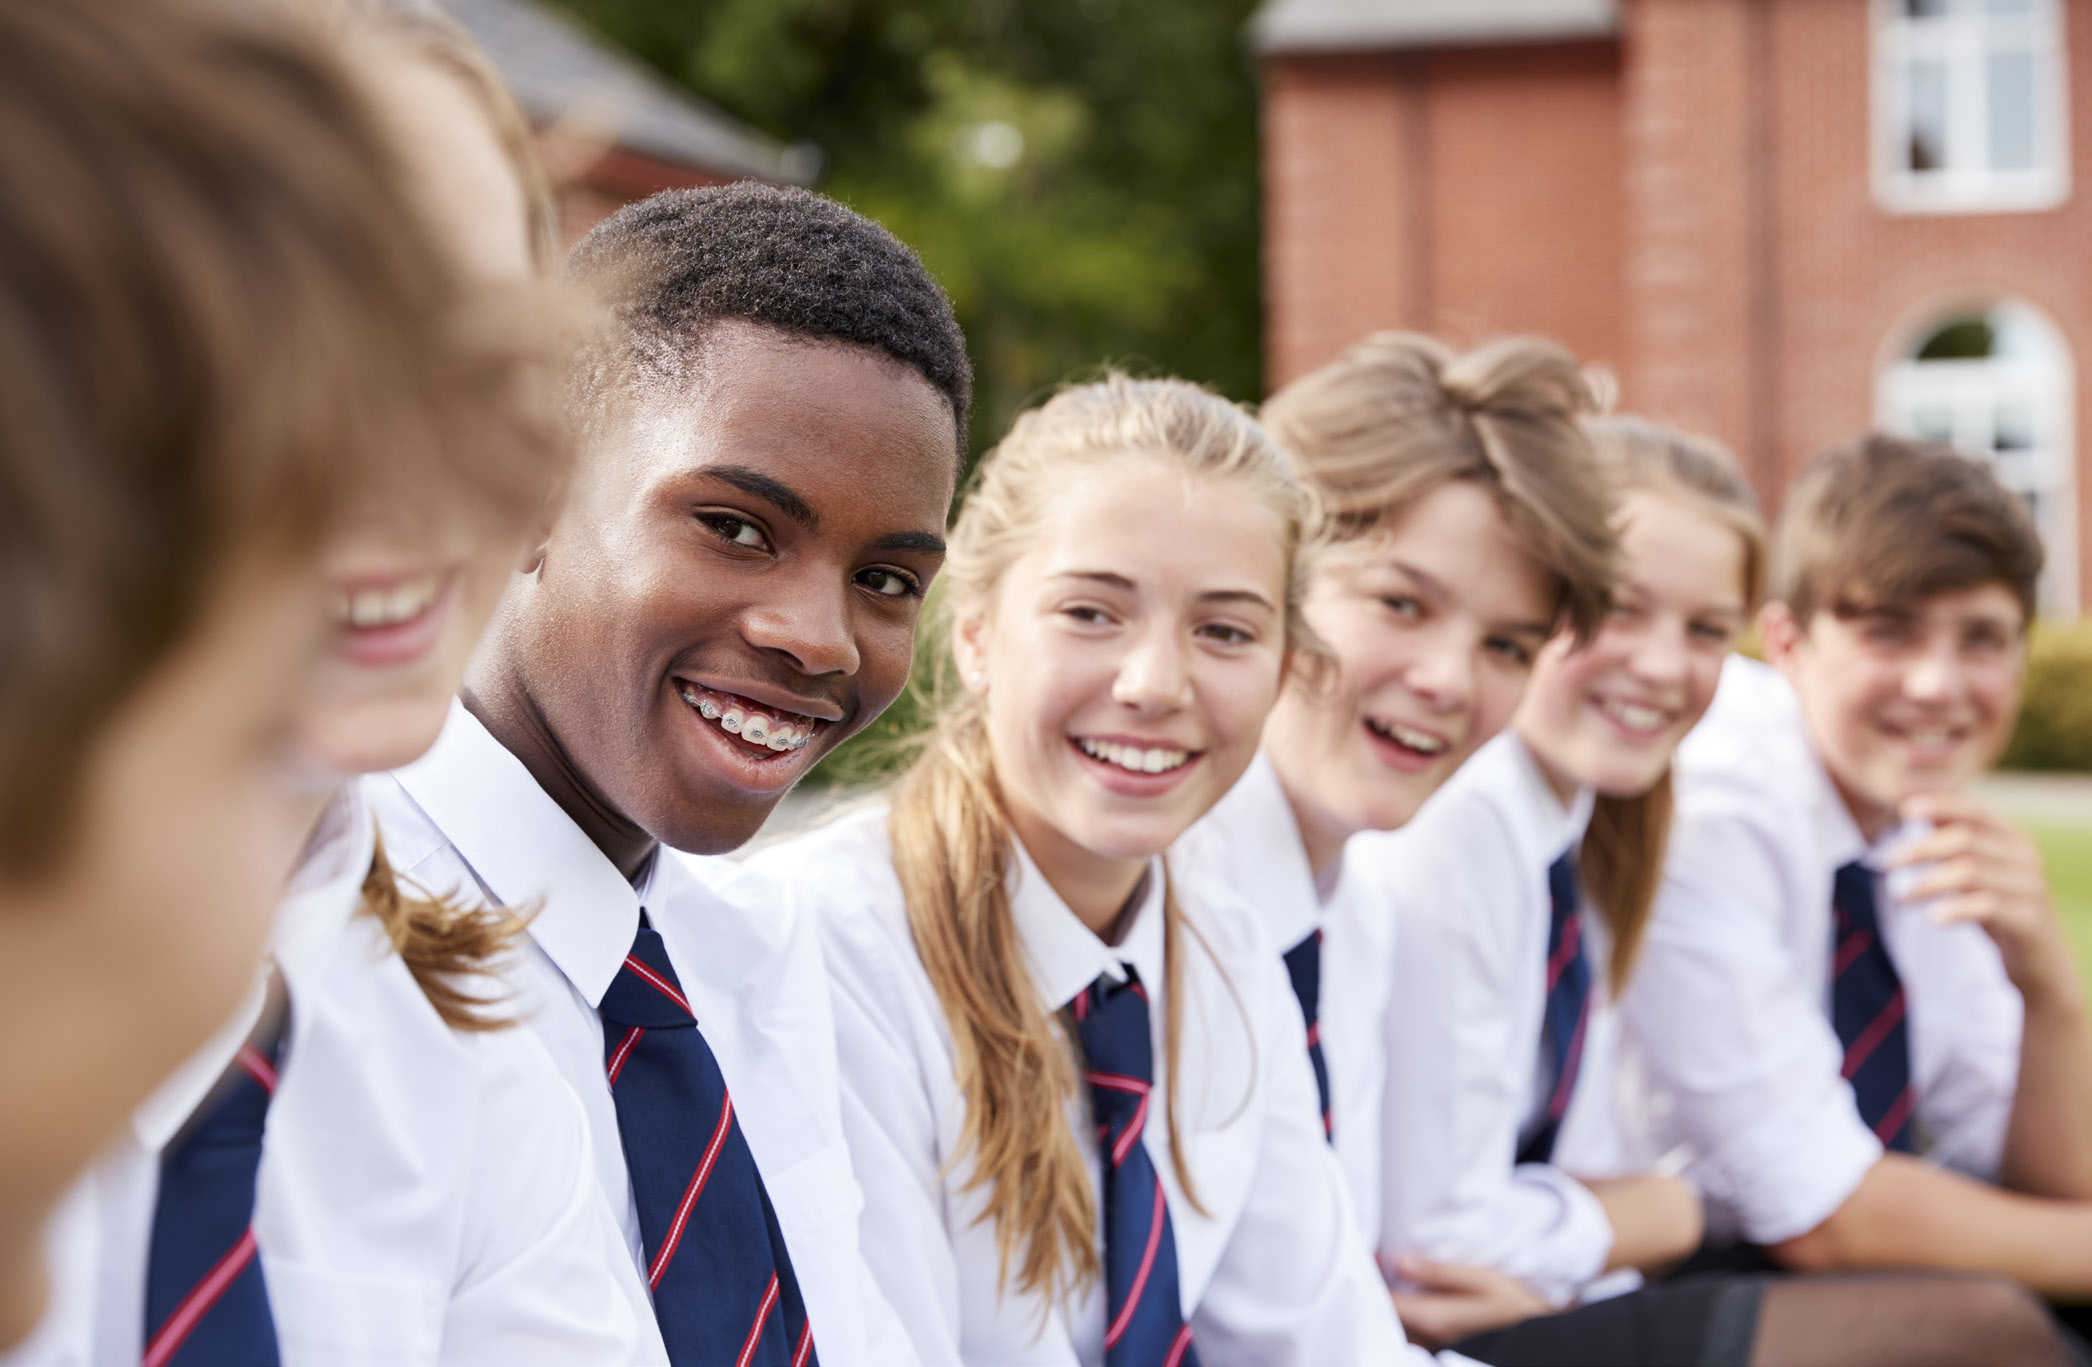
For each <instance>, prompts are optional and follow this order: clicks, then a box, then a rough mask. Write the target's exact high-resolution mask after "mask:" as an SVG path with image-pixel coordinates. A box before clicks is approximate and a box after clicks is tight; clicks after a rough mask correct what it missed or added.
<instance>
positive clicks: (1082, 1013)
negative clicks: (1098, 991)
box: [1075, 992, 1090, 1021]
mask: <svg viewBox="0 0 2092 1367" xmlns="http://www.w3.org/2000/svg"><path fill="white" fill-rule="evenodd" d="M1089 1018H1090V994H1089V993H1087V992H1084V993H1083V994H1082V995H1080V996H1078V997H1077V998H1076V999H1075V1019H1077V1020H1079V1021H1086V1020H1088V1019H1089Z"/></svg>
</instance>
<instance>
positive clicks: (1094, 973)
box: [1010, 839, 1166, 1011]
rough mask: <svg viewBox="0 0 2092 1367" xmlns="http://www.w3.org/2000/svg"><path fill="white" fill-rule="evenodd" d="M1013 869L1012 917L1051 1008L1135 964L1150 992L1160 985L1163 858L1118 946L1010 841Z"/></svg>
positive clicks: (1152, 869)
mask: <svg viewBox="0 0 2092 1367" xmlns="http://www.w3.org/2000/svg"><path fill="white" fill-rule="evenodd" d="M1011 845H1012V848H1013V849H1014V850H1015V851H1016V860H1015V867H1014V868H1012V869H1011V871H1010V877H1011V880H1012V886H1011V889H1010V914H1011V917H1012V918H1013V919H1014V920H1015V921H1016V923H1017V934H1018V937H1019V938H1020V939H1021V940H1022V941H1023V942H1024V952H1025V956H1026V957H1027V958H1028V959H1029V960H1030V961H1031V971H1032V982H1033V984H1034V985H1035V986H1037V988H1038V989H1039V996H1040V998H1041V999H1042V1000H1043V1001H1044V1002H1045V1003H1046V1006H1047V1009H1048V1010H1051V1011H1058V1010H1060V1008H1062V1007H1063V1006H1066V1005H1067V1004H1068V1003H1069V1002H1071V1001H1073V1000H1075V998H1076V997H1077V996H1079V995H1081V993H1082V991H1083V989H1085V988H1087V987H1088V986H1089V985H1090V984H1091V983H1093V982H1095V981H1096V980H1097V978H1098V975H1100V974H1102V975H1104V976H1106V977H1109V978H1110V979H1111V980H1112V981H1114V982H1123V981H1125V978H1126V968H1125V966H1126V965H1127V964H1131V965H1133V968H1134V970H1135V971H1136V972H1138V973H1139V974H1140V979H1141V981H1142V982H1144V983H1147V984H1148V985H1149V990H1150V992H1153V991H1156V990H1158V989H1159V988H1160V986H1161V983H1162V973H1163V962H1162V895H1163V879H1164V878H1165V876H1166V874H1165V872H1164V870H1163V867H1162V861H1161V860H1160V859H1153V860H1150V861H1149V863H1148V888H1147V892H1146V894H1145V895H1144V896H1143V897H1142V899H1141V904H1140V906H1139V908H1138V909H1136V910H1135V911H1134V913H1133V924H1132V925H1131V926H1129V927H1128V928H1127V930H1126V935H1125V938H1124V939H1123V940H1121V941H1120V942H1119V943H1118V944H1116V945H1108V944H1105V943H1104V941H1102V940H1100V939H1098V938H1097V935H1096V932H1094V931H1092V930H1091V929H1090V928H1089V927H1088V926H1086V925H1084V924H1083V923H1082V920H1081V918H1079V917H1077V916H1076V914H1075V913H1074V912H1073V911H1072V910H1070V909H1069V907H1068V904H1067V903H1066V902H1064V901H1062V900H1061V896H1060V894H1059V893H1057V892H1055V891H1054V890H1053V887H1052V885H1051V884H1049V883H1048V882H1047V881H1046V878H1045V875H1043V874H1041V873H1040V872H1039V866H1038V865H1037V864H1034V863H1033V862H1032V858H1031V854H1030V853H1029V852H1028V851H1027V850H1026V849H1025V848H1024V842H1023V841H1021V840H1016V839H1012V841H1011Z"/></svg>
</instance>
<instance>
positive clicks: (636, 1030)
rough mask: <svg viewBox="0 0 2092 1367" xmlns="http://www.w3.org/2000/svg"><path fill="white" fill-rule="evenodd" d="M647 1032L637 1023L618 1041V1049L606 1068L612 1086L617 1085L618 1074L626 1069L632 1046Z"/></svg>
mask: <svg viewBox="0 0 2092 1367" xmlns="http://www.w3.org/2000/svg"><path fill="white" fill-rule="evenodd" d="M645 1033H646V1031H645V1030H642V1029H641V1028H640V1027H638V1026H636V1025H635V1026H633V1027H632V1028H631V1029H630V1030H628V1031H626V1032H625V1037H624V1038H623V1039H621V1040H619V1041H618V1044H617V1051H616V1052H615V1053H613V1054H612V1055H611V1056H610V1066H609V1068H608V1069H607V1070H606V1071H607V1072H608V1073H609V1074H610V1085H611V1086H613V1087H615V1086H617V1075H618V1074H619V1073H622V1072H624V1071H625V1060H626V1059H628V1058H630V1057H632V1046H633V1045H635V1044H637V1043H639V1037H640V1036H641V1035H644V1034H645Z"/></svg>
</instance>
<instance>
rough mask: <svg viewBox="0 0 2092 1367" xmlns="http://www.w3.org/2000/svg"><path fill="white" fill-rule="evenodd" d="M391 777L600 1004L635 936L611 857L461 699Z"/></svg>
mask: <svg viewBox="0 0 2092 1367" xmlns="http://www.w3.org/2000/svg"><path fill="white" fill-rule="evenodd" d="M394 777H396V778H397V779H398V780H399V783H400V786H401V787H402V788H405V789H406V790H407V793H408V795H409V796H411V797H412V798H413V799H414V800H415V802H417V803H419V804H420V806H421V809H422V810H423V811H424V812H427V813H428V815H429V819H430V820H432V821H434V822H435V823H436V825H437V827H438V828H439V829H440V830H441V831H442V832H443V834H444V836H445V838H447V839H448V840H449V841H450V843H451V845H452V847H453V848H455V849H456V850H457V852H458V854H459V856H460V857H461V858H463V859H464V861H465V863H466V864H467V865H469V866H470V867H471V869H472V873H473V876H474V877H476V878H477V879H478V880H479V881H480V883H481V884H482V885H483V886H484V887H485V888H486V889H487V891H488V892H490V893H492V894H493V896H494V897H495V898H496V899H497V900H498V901H500V903H501V904H502V905H503V906H508V907H515V908H518V909H520V910H524V911H528V912H534V913H535V914H534V915H533V916H532V918H531V922H530V935H531V938H532V939H534V940H536V941H537V944H538V947H539V948H540V949H542V950H544V951H545V954H546V955H547V957H549V958H550V959H551V960H552V962H553V963H555V964H557V965H558V966H559V970H560V972H562V973H564V974H565V975H566V977H567V981H569V982H571V983H572V984H573V985H574V987H575V989H576V990H578V991H579V992H580V993H581V995H582V996H584V997H585V998H587V999H588V1001H589V1004H590V1005H600V1004H601V1002H602V1000H603V994H604V993H605V992H606V991H608V990H609V989H610V983H611V980H612V979H614V978H616V976H617V973H618V970H619V969H620V968H621V967H623V965H624V962H625V955H626V954H628V953H630V952H631V949H632V940H633V937H634V936H636V935H637V934H638V933H639V894H638V893H636V892H635V891H633V888H632V885H631V884H630V883H628V882H626V881H625V876H624V875H623V874H621V873H619V872H618V870H617V866H616V865H615V864H613V863H611V862H610V859H609V856H607V855H605V854H604V853H603V852H602V850H600V849H598V848H597V847H596V843H595V842H594V841H593V840H591V839H589V838H588V835H587V833H586V832H584V831H583V830H582V829H581V828H580V827H579V826H577V825H575V824H574V819H573V818H572V817H570V816H568V815H567V814H566V812H565V811H564V810H563V809H561V807H560V805H559V804H558V803H557V802H554V801H553V800H552V796H551V794H549V793H547V792H546V791H545V790H544V789H543V788H541V787H539V786H538V781H537V780H536V779H535V778H532V777H531V775H530V771H529V770H528V769H526V768H524V767H523V761H521V760H519V759H517V758H516V757H515V756H514V755H513V754H510V753H509V751H508V750H507V748H506V747H504V746H503V745H502V744H501V742H500V741H498V740H495V739H494V736H493V733H491V732H489V731H488V730H487V728H486V727H485V726H483V725H481V724H480V720H479V718H477V717H475V716H473V715H472V714H471V713H470V712H468V711H467V710H466V709H465V706H464V704H463V703H460V702H456V701H453V702H452V703H451V705H450V720H449V721H448V722H446V723H445V724H444V727H443V734H442V735H440V736H438V737H437V738H436V744H435V746H434V747H433V748H431V749H430V750H429V752H428V753H427V754H426V755H424V756H422V757H421V758H420V759H418V760H416V761H415V762H414V763H412V764H410V765H408V766H406V767H405V768H403V769H397V770H395V771H394Z"/></svg>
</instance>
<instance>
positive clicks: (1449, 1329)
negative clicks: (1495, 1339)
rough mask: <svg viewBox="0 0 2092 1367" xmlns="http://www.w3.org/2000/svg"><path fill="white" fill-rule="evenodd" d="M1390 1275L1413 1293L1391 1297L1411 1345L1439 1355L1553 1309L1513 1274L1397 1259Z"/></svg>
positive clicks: (1408, 1257) (1427, 1260)
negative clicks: (1466, 1340) (1464, 1341)
mask: <svg viewBox="0 0 2092 1367" xmlns="http://www.w3.org/2000/svg"><path fill="white" fill-rule="evenodd" d="M1386 1270H1387V1271H1388V1272H1389V1273H1390V1274H1391V1276H1392V1278H1393V1279H1394V1280H1398V1281H1400V1282H1403V1283H1406V1284H1407V1285H1409V1286H1410V1287H1413V1288H1414V1289H1413V1290H1409V1291H1391V1292H1389V1294H1390V1295H1392V1296H1393V1297H1394V1301H1395V1313H1396V1314H1398V1315H1400V1316H1401V1317H1402V1327H1403V1328H1404V1329H1405V1330H1407V1331H1408V1333H1409V1337H1410V1339H1411V1340H1412V1341H1414V1342H1417V1343H1421V1344H1422V1345H1424V1346H1425V1347H1426V1348H1431V1349H1439V1348H1443V1347H1445V1346H1446V1345H1447V1344H1449V1343H1458V1342H1459V1341H1460V1340H1462V1339H1464V1338H1466V1337H1468V1336H1469V1335H1470V1334H1479V1333H1482V1332H1483V1331H1485V1330H1489V1329H1501V1328H1502V1327H1503V1326H1505V1325H1507V1324H1516V1323H1518V1322H1519V1321H1520V1320H1526V1319H1531V1318H1532V1317H1533V1316H1535V1315H1545V1314H1548V1313H1550V1312H1552V1311H1553V1309H1554V1307H1553V1306H1551V1305H1549V1304H1548V1303H1547V1302H1546V1301H1544V1300H1542V1299H1541V1298H1540V1297H1539V1296H1537V1295H1535V1294H1534V1293H1533V1289H1532V1288H1531V1287H1529V1286H1527V1285H1526V1284H1525V1283H1524V1282H1522V1281H1520V1280H1518V1278H1516V1277H1513V1276H1511V1275H1509V1274H1508V1273H1503V1272H1498V1271H1497V1270H1495V1269H1494V1268H1489V1267H1466V1266H1463V1265H1461V1264H1459V1263H1440V1262H1433V1261H1432V1260H1431V1259H1429V1258H1417V1257H1411V1256H1404V1257H1400V1258H1396V1259H1394V1260H1393V1262H1392V1263H1391V1264H1389V1265H1388V1267H1387V1268H1386Z"/></svg>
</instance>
